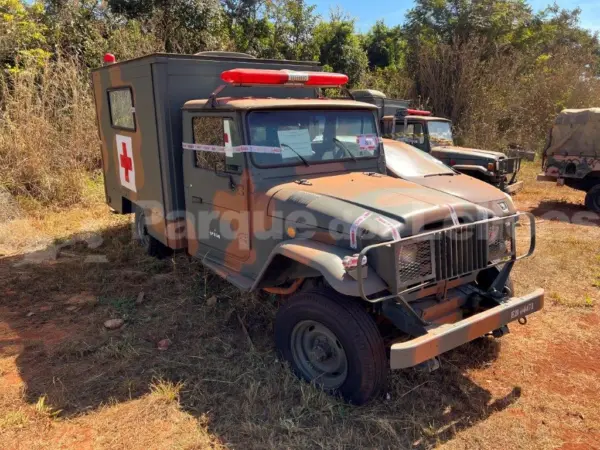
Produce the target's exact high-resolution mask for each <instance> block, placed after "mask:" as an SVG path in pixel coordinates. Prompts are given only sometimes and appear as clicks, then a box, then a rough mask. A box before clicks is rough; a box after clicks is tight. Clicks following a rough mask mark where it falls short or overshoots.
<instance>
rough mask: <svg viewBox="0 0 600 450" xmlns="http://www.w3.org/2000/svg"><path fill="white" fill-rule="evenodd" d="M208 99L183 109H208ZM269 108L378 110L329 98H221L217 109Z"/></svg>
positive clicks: (352, 102) (357, 103) (349, 101)
mask: <svg viewBox="0 0 600 450" xmlns="http://www.w3.org/2000/svg"><path fill="white" fill-rule="evenodd" d="M207 101H208V100H207V99H200V100H189V101H187V102H185V104H184V105H183V109H199V108H204V107H206V102H207ZM268 108H286V109H293V108H317V109H318V108H340V109H377V107H376V106H375V105H372V104H370V103H364V102H357V101H355V100H342V99H328V98H254V97H245V98H235V97H227V98H219V99H217V101H216V105H215V109H228V110H232V109H268Z"/></svg>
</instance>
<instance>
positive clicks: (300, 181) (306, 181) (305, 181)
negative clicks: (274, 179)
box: [294, 178, 312, 186]
mask: <svg viewBox="0 0 600 450" xmlns="http://www.w3.org/2000/svg"><path fill="white" fill-rule="evenodd" d="M294 183H297V184H303V185H305V186H312V183H311V182H310V181H308V180H307V179H306V178H302V179H300V180H296V181H294Z"/></svg>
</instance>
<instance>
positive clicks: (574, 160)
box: [544, 155, 600, 179]
mask: <svg viewBox="0 0 600 450" xmlns="http://www.w3.org/2000/svg"><path fill="white" fill-rule="evenodd" d="M544 172H545V175H546V176H549V177H554V178H580V179H581V178H585V177H586V176H587V175H589V174H591V173H593V172H596V173H600V158H598V157H597V156H596V155H591V156H585V155H549V156H548V157H547V159H546V161H545V165H544Z"/></svg>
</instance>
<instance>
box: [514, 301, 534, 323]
mask: <svg viewBox="0 0 600 450" xmlns="http://www.w3.org/2000/svg"><path fill="white" fill-rule="evenodd" d="M533 311H535V304H534V302H529V303H525V304H524V305H521V306H519V307H517V308H515V309H513V310H512V311H511V312H510V320H515V319H518V318H519V317H523V316H526V315H527V314H530V313H532V312H533Z"/></svg>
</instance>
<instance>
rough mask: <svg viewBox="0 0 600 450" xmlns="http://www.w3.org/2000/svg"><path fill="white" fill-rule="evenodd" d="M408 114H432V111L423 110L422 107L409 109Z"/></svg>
mask: <svg viewBox="0 0 600 450" xmlns="http://www.w3.org/2000/svg"><path fill="white" fill-rule="evenodd" d="M406 114H407V115H409V116H430V115H431V111H423V110H422V109H407V110H406Z"/></svg>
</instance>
